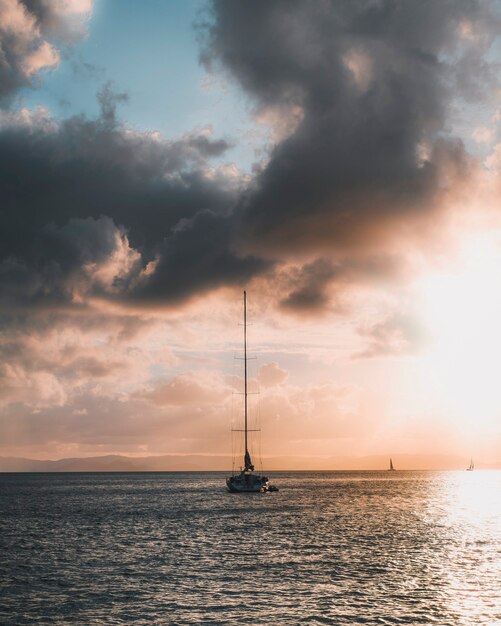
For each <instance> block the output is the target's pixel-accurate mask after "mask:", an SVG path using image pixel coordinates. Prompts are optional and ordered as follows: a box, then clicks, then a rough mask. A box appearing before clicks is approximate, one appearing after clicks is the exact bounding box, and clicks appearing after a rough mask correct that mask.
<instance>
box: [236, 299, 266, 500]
mask: <svg viewBox="0 0 501 626" xmlns="http://www.w3.org/2000/svg"><path fill="white" fill-rule="evenodd" d="M247 395H248V393H247V293H246V291H244V428H243V430H237V431H236V432H243V433H244V443H245V454H244V466H243V467H241V468H240V473H239V474H233V475H232V476H229V477H228V478H227V479H226V486H227V488H228V491H230V492H232V493H265V492H267V491H278V488H277V487H275V486H274V485H270V483H269V479H268V477H267V476H262V475H260V474H257V473H254V464H253V463H252V459H251V456H250V452H249V446H248V433H249V432H255V431H254V430H251V429H249V427H248V420H247V417H248V414H247Z"/></svg>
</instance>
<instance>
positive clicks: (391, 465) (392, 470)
mask: <svg viewBox="0 0 501 626" xmlns="http://www.w3.org/2000/svg"><path fill="white" fill-rule="evenodd" d="M388 471H389V472H395V471H396V470H395V468H394V467H393V461H392V460H391V457H390V467H389V468H388Z"/></svg>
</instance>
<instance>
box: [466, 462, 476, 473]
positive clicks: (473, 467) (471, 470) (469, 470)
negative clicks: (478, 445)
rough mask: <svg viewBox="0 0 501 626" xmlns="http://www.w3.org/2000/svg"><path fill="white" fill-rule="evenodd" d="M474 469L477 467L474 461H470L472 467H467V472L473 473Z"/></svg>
mask: <svg viewBox="0 0 501 626" xmlns="http://www.w3.org/2000/svg"><path fill="white" fill-rule="evenodd" d="M474 469H475V465H474V464H473V459H470V467H467V468H466V471H467V472H473V470H474Z"/></svg>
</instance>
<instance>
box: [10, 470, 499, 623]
mask: <svg viewBox="0 0 501 626" xmlns="http://www.w3.org/2000/svg"><path fill="white" fill-rule="evenodd" d="M272 479H273V482H274V483H275V484H276V485H278V486H279V487H280V491H279V492H278V493H269V494H230V493H227V492H226V490H225V486H224V482H225V474H221V473H182V474H181V473H179V474H178V473H157V474H141V473H137V474H3V475H0V522H1V524H0V623H2V624H16V625H17V624H82V625H87V624H253V625H257V624H263V625H267V626H269V625H273V624H340V625H345V624H439V625H440V626H447V625H451V626H459V625H463V624H468V625H469V624H475V625H480V624H481V625H483V624H485V625H487V624H489V625H494V624H500V623H501V572H500V562H501V537H500V534H501V532H500V524H501V510H500V507H501V472H496V471H492V472H489V471H475V472H398V471H397V472H379V473H377V472H346V473H344V472H331V473H276V474H273V476H272Z"/></svg>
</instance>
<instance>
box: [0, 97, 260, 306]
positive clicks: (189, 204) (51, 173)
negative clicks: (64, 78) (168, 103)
mask: <svg viewBox="0 0 501 626" xmlns="http://www.w3.org/2000/svg"><path fill="white" fill-rule="evenodd" d="M123 99H124V96H123V95H121V94H118V95H117V94H115V93H114V92H113V90H112V89H111V87H110V86H109V85H106V86H105V88H104V89H103V91H102V92H101V93H100V94H99V101H100V104H101V110H102V114H101V117H100V118H99V119H97V120H89V119H86V118H84V117H73V118H70V119H68V120H65V121H64V122H62V123H61V124H60V125H58V126H57V125H54V124H53V123H52V122H50V120H49V121H48V120H45V121H44V120H42V121H40V120H39V119H36V118H33V119H32V120H28V121H27V120H24V121H23V120H21V121H19V120H17V122H16V118H15V117H11V118H9V119H10V122H9V123H7V124H6V125H5V126H4V128H2V129H1V130H0V195H1V198H2V204H1V207H0V250H1V254H0V276H1V288H2V296H3V299H4V302H5V301H6V300H7V301H8V302H11V303H13V302H20V301H22V302H24V303H25V304H26V303H28V304H32V305H33V304H37V305H40V304H42V303H44V304H51V303H53V302H57V301H66V302H70V301H71V300H72V299H74V296H75V289H76V288H78V290H79V291H80V292H81V291H82V290H83V291H84V292H85V293H86V294H94V295H104V292H106V289H104V287H106V286H104V287H103V285H102V284H101V285H99V284H98V283H99V281H97V282H96V280H95V279H96V276H97V277H99V276H100V277H101V279H102V278H103V273H102V272H101V273H99V268H100V266H101V265H103V264H106V263H108V266H109V265H110V264H113V263H114V264H115V265H116V266H117V267H116V270H117V273H116V276H115V277H114V278H113V277H112V284H108V289H107V293H108V296H111V295H113V296H114V297H129V296H130V297H132V298H134V299H135V300H137V299H138V298H140V297H147V298H148V299H156V300H158V299H161V298H164V299H165V300H167V301H168V300H173V299H178V298H179V297H180V296H181V295H183V296H189V295H190V294H191V293H193V292H195V291H197V290H198V289H206V288H208V287H214V286H218V285H220V284H225V283H231V282H239V281H240V280H242V279H245V278H246V277H248V276H250V275H252V274H253V273H254V272H256V271H258V270H259V269H261V268H262V267H263V264H262V263H259V262H258V261H256V260H254V259H252V258H250V259H247V260H246V259H243V258H241V257H240V256H239V255H238V254H236V253H235V252H234V250H233V244H232V237H233V234H232V231H233V226H232V219H231V217H228V216H229V215H230V213H231V209H232V207H233V205H234V204H235V202H236V199H237V196H238V192H239V189H240V185H239V182H238V181H236V180H233V179H230V178H228V177H225V176H224V175H221V174H218V173H217V171H214V170H212V171H210V168H209V166H208V163H207V159H208V158H210V157H214V156H221V155H222V154H223V153H224V152H225V150H226V149H227V148H228V143H227V142H226V141H224V140H214V141H213V140H212V139H211V138H210V136H208V135H207V133H203V132H200V133H196V132H192V133H190V134H188V135H185V136H184V137H182V138H181V139H179V140H178V141H173V142H168V141H165V140H163V139H161V138H159V137H157V136H155V135H151V134H139V133H134V132H133V131H129V130H127V129H124V128H123V127H120V126H119V125H118V122H117V119H116V104H117V103H118V102H120V101H122V100H123ZM150 262H152V265H150V266H149V267H150V270H151V269H152V268H153V267H154V268H156V269H155V270H154V271H148V272H146V268H147V267H148V263H150ZM117 264H118V265H117ZM109 271H111V272H112V271H113V267H111V266H110V267H109ZM141 272H143V274H142V276H143V278H144V280H143V281H142V283H141V285H139V282H141V281H139V278H140V275H141ZM102 282H103V281H102V280H101V283H102Z"/></svg>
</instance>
